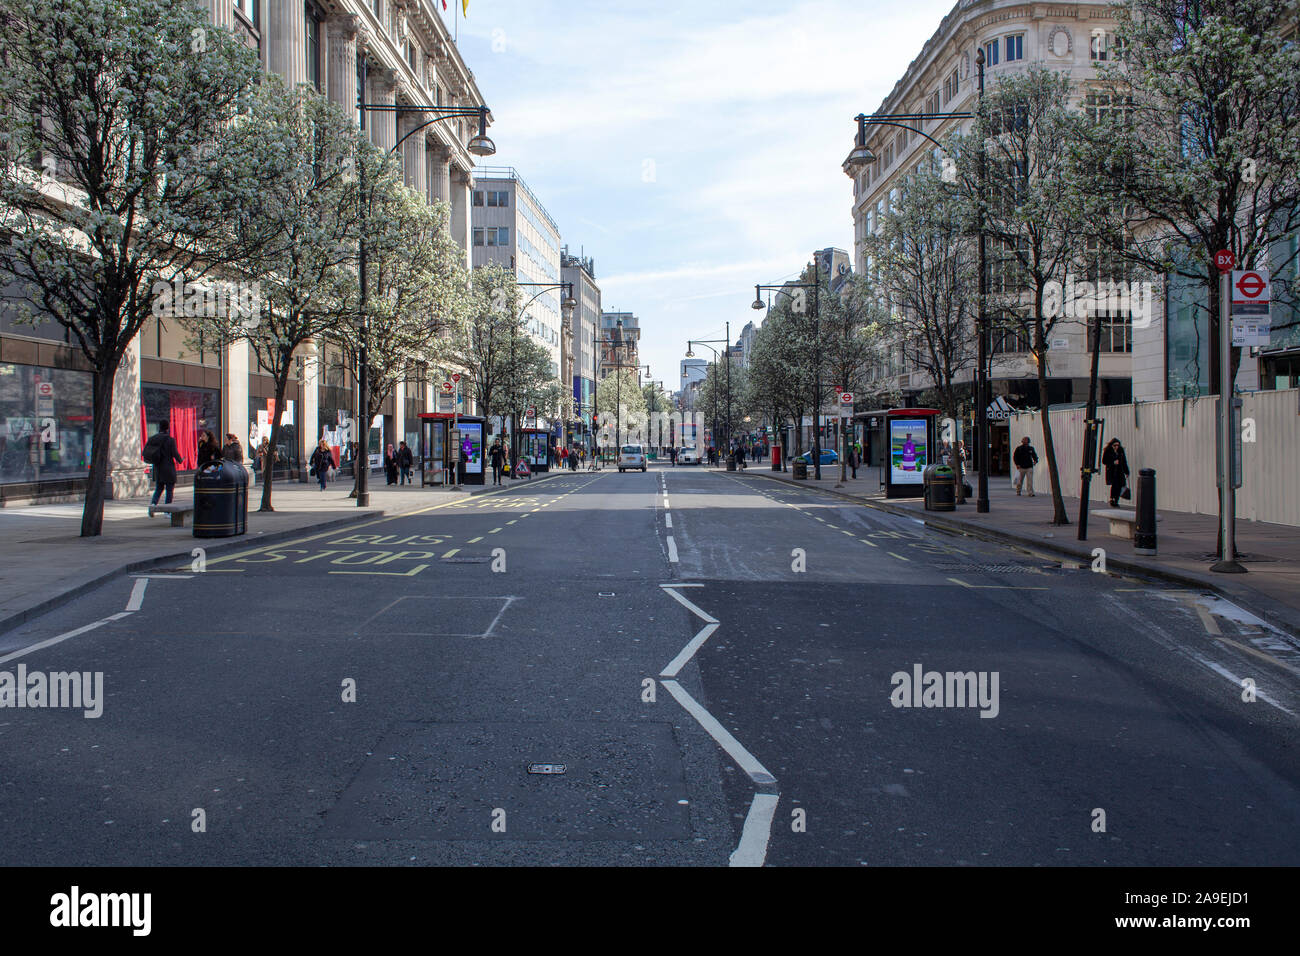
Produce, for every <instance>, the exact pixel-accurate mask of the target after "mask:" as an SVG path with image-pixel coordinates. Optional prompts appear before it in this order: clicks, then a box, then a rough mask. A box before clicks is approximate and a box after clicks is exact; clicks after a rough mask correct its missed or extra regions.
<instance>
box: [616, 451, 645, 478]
mask: <svg viewBox="0 0 1300 956" xmlns="http://www.w3.org/2000/svg"><path fill="white" fill-rule="evenodd" d="M647 467H649V463H648V462H647V460H646V456H645V448H644V447H643V446H641V445H624V446H623V448H622V449H621V450H620V451H619V453H618V470H619V471H621V472H622V471H627V470H628V469H629V468H632V469H636V468H640V469H641V470H642V471H645V470H646V468H647Z"/></svg>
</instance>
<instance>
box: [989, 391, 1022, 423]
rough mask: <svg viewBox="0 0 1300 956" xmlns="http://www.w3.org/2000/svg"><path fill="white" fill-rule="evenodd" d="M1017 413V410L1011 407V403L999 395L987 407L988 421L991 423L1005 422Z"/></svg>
mask: <svg viewBox="0 0 1300 956" xmlns="http://www.w3.org/2000/svg"><path fill="white" fill-rule="evenodd" d="M1017 411H1018V409H1015V408H1012V407H1011V403H1010V402H1008V401H1007V399H1006V396H1004V395H999V396H998V397H997V398H995V399H993V402H992V403H991V404H990V405H989V407H988V419H989V421H991V422H1005V421H1008V420H1009V419H1010V418H1011V416H1012V415H1014V414H1015V413H1016V412H1017Z"/></svg>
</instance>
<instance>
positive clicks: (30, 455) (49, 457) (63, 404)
mask: <svg viewBox="0 0 1300 956" xmlns="http://www.w3.org/2000/svg"><path fill="white" fill-rule="evenodd" d="M90 388H91V377H90V373H89V372H78V371H72V370H70V369H55V368H42V367H40V366H36V365H16V364H0V482H3V483H5V484H11V483H16V482H30V481H41V480H43V479H50V478H79V477H84V476H85V474H86V469H87V468H88V466H89V463H90V444H91V395H90Z"/></svg>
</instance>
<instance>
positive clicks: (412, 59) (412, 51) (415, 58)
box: [406, 43, 420, 76]
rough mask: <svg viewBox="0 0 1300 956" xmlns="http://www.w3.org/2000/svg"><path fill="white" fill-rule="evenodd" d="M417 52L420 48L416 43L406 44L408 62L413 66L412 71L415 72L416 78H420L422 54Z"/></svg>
mask: <svg viewBox="0 0 1300 956" xmlns="http://www.w3.org/2000/svg"><path fill="white" fill-rule="evenodd" d="M417 50H418V48H417V47H416V45H415V44H414V43H408V44H406V62H407V63H409V64H411V69H412V70H414V71H415V74H416V76H419V74H420V67H419V66H418V63H419V56H420V54H419V53H418V52H417Z"/></svg>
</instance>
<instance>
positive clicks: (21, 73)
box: [0, 0, 268, 536]
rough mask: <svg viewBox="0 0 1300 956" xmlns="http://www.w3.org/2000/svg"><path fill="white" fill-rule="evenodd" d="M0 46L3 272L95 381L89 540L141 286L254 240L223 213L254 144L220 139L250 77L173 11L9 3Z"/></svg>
mask: <svg viewBox="0 0 1300 956" xmlns="http://www.w3.org/2000/svg"><path fill="white" fill-rule="evenodd" d="M0 36H3V37H4V43H3V45H0V116H3V117H4V120H5V121H4V125H3V131H2V132H0V274H3V275H4V276H5V277H6V278H10V279H12V280H15V281H14V282H13V283H12V286H11V288H14V289H16V290H17V294H18V295H19V296H21V299H20V300H19V307H20V309H21V317H22V318H23V320H25V321H29V322H41V321H53V322H57V323H58V324H60V325H62V326H63V327H64V328H65V329H67V331H68V333H69V334H70V336H71V340H72V342H73V343H74V344H75V346H76V347H77V348H79V349H80V350H81V352H82V354H83V355H85V357H86V359H87V361H88V362H89V363H90V366H91V368H92V370H93V384H92V407H93V424H92V436H93V438H92V447H91V454H90V462H89V469H88V475H87V484H86V501H85V507H84V510H83V512H82V519H81V534H82V535H83V536H89V535H98V534H99V533H100V532H101V530H102V525H103V512H104V499H105V496H106V492H107V488H106V482H107V481H108V479H109V455H110V451H111V448H110V436H111V425H112V405H113V402H112V399H113V383H114V380H115V378H116V376H117V374H118V369H119V366H120V365H121V363H122V359H123V357H124V356H125V355H126V353H127V350H128V348H129V347H130V344H131V342H132V340H133V339H134V338H135V337H136V335H137V334H139V332H140V329H141V327H142V326H143V325H144V323H145V322H146V321H147V320H148V319H149V317H150V316H151V315H152V314H153V305H154V302H153V296H152V294H151V290H152V286H153V283H154V282H155V280H159V279H161V280H163V281H164V282H168V283H170V282H172V280H173V279H174V278H175V277H177V276H180V277H182V280H183V281H185V282H195V281H201V280H203V279H204V278H205V277H207V276H211V275H216V274H220V273H223V272H225V271H227V269H228V268H230V267H231V266H233V265H234V264H236V263H240V262H243V261H246V260H247V259H249V258H250V257H253V256H255V255H256V254H257V253H258V251H259V250H258V246H259V244H260V242H261V241H262V239H263V238H264V237H262V236H249V235H240V234H238V233H236V232H235V231H234V230H233V229H232V222H231V217H230V215H229V213H230V210H231V209H232V208H234V207H237V206H239V205H240V204H242V203H245V202H248V201H250V200H251V199H253V198H254V197H255V196H256V195H257V194H258V192H259V191H260V190H262V189H264V188H265V186H266V182H265V170H266V169H267V168H268V163H267V162H266V160H267V157H266V156H265V155H264V150H263V147H264V145H265V144H263V143H260V142H258V141H257V140H255V139H249V138H242V139H240V140H239V142H238V143H235V142H232V141H231V138H230V135H229V134H230V131H231V129H232V126H233V125H234V124H235V121H236V119H237V118H239V117H240V116H242V115H244V114H245V113H246V112H247V110H248V109H249V101H250V99H251V98H252V97H253V95H254V93H255V91H256V89H257V86H258V84H259V83H260V82H261V79H262V72H261V68H260V65H259V63H258V60H257V55H256V53H255V52H254V51H251V50H249V49H248V48H247V47H246V46H245V45H244V44H243V43H242V42H240V41H239V40H238V39H236V38H235V37H234V36H233V35H231V34H230V33H228V32H226V31H223V30H218V29H214V28H213V27H212V26H211V25H210V24H209V23H208V21H207V19H206V17H205V15H204V14H203V12H201V11H200V9H199V6H198V5H197V4H193V3H176V2H174V0H132V2H131V3H120V2H118V0H6V2H5V3H4V4H3V6H0ZM218 144H220V148H217V145H218Z"/></svg>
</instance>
